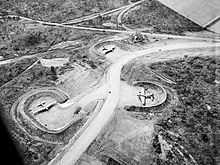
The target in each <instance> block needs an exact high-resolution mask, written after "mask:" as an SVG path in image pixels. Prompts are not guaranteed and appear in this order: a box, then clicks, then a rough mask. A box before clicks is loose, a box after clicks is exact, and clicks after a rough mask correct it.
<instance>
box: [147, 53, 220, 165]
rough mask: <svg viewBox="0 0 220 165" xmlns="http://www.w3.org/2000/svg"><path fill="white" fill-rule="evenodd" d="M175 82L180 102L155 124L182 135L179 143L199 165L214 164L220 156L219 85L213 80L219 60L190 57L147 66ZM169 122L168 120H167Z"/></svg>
mask: <svg viewBox="0 0 220 165" xmlns="http://www.w3.org/2000/svg"><path fill="white" fill-rule="evenodd" d="M150 67H151V68H152V69H155V70H157V71H158V72H161V73H163V74H165V75H167V76H169V77H171V78H172V79H173V80H174V81H176V83H177V84H175V85H173V86H172V87H173V88H174V89H176V91H177V94H178V97H179V100H180V103H179V105H178V106H177V107H176V108H173V109H172V111H173V113H172V115H171V116H170V117H169V118H167V119H164V120H162V121H160V122H159V123H158V125H160V126H161V127H163V129H165V130H172V131H173V132H177V133H178V134H180V135H181V138H182V140H183V141H182V142H181V143H182V145H183V146H184V147H185V148H186V149H187V150H188V151H189V153H190V154H191V155H193V157H194V158H195V160H196V161H197V162H198V164H201V165H215V164H218V163H219V162H218V161H217V160H219V155H220V134H219V131H220V111H219V108H220V85H219V84H217V83H216V82H215V80H216V79H219V78H218V77H216V72H215V71H216V69H218V68H219V67H220V59H219V58H214V57H191V58H187V57H186V58H184V59H181V60H174V61H168V62H159V63H155V64H152V65H151V66H150ZM168 121H169V122H168Z"/></svg>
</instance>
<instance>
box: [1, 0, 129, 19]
mask: <svg viewBox="0 0 220 165" xmlns="http://www.w3.org/2000/svg"><path fill="white" fill-rule="evenodd" d="M127 3H128V0H99V1H97V0H13V1H12V0H3V1H1V2H0V11H6V12H8V13H13V14H18V15H20V16H26V17H29V18H34V19H38V20H44V21H51V22H64V21H67V20H71V19H74V18H77V17H81V16H85V15H90V14H93V13H98V12H102V11H108V10H111V9H114V8H118V7H121V6H123V5H126V4H127Z"/></svg>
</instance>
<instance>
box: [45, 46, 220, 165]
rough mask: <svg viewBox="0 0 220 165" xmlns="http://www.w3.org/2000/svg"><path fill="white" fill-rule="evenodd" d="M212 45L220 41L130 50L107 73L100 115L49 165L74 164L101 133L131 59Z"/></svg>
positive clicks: (159, 57)
mask: <svg viewBox="0 0 220 165" xmlns="http://www.w3.org/2000/svg"><path fill="white" fill-rule="evenodd" d="M210 47H220V43H207V42H190V43H182V44H181V43H178V44H170V45H166V46H161V47H154V48H151V49H148V50H141V51H137V52H128V54H127V56H124V57H122V58H121V59H120V60H119V61H117V62H116V63H115V64H113V65H112V66H111V67H110V69H109V70H108V73H107V77H108V78H107V85H108V96H107V100H106V101H105V103H104V105H103V107H102V109H101V110H100V112H99V113H98V115H97V116H96V117H95V118H94V120H93V121H92V122H91V124H90V125H89V126H88V127H87V129H86V130H85V131H84V132H83V133H82V134H81V136H80V137H79V138H78V140H77V141H76V142H75V143H71V142H70V143H69V144H68V145H67V147H66V148H65V150H64V151H63V152H62V153H61V154H59V155H57V156H56V157H55V158H54V159H53V160H52V161H51V162H50V163H49V165H73V164H75V163H76V161H77V160H78V159H79V157H80V156H81V155H82V153H83V152H84V151H85V150H86V149H87V147H88V146H89V145H90V144H91V143H92V141H93V140H94V139H95V138H96V136H97V135H98V134H99V133H100V131H101V130H102V128H103V127H104V126H105V125H106V123H108V121H109V120H110V119H111V117H112V116H113V114H114V110H115V108H116V106H117V104H118V101H119V98H120V93H121V91H120V74H121V69H122V67H123V66H124V65H125V64H126V63H127V62H129V61H130V60H132V59H134V58H137V57H140V56H146V57H148V58H149V60H148V61H149V63H153V62H158V61H160V60H162V61H164V60H171V59H173V58H179V57H182V56H180V55H178V54H177V55H176V56H168V57H167V56H166V54H161V55H160V56H157V57H155V56H151V53H156V52H165V51H171V50H178V49H183V50H184V49H190V48H192V49H193V48H210Z"/></svg>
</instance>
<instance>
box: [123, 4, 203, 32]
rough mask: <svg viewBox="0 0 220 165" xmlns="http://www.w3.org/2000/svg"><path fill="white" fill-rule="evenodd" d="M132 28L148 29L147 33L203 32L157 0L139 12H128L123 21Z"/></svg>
mask: <svg viewBox="0 0 220 165" xmlns="http://www.w3.org/2000/svg"><path fill="white" fill-rule="evenodd" d="M122 21H123V23H124V24H125V25H127V26H128V27H131V28H134V29H135V28H147V29H149V30H146V32H151V33H166V34H183V33H184V32H187V31H201V30H202V28H201V27H200V26H198V25H196V24H195V23H193V22H192V21H190V20H188V19H186V18H185V17H183V16H181V15H180V14H178V13H176V12H174V11H173V10H171V9H169V8H168V7H166V6H164V5H163V4H161V3H159V2H158V1H156V0H147V1H146V2H144V3H142V4H141V5H140V8H139V9H137V10H132V11H130V12H128V14H127V15H125V16H124V18H123V19H122Z"/></svg>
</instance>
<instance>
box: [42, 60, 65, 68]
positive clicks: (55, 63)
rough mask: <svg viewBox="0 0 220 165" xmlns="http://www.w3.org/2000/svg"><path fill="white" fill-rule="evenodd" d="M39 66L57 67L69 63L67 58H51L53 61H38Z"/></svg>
mask: <svg viewBox="0 0 220 165" xmlns="http://www.w3.org/2000/svg"><path fill="white" fill-rule="evenodd" d="M39 60H40V62H41V64H42V65H43V66H45V67H51V66H53V67H58V66H63V65H64V64H66V63H68V62H69V58H53V59H43V58H41V59H39Z"/></svg>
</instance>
